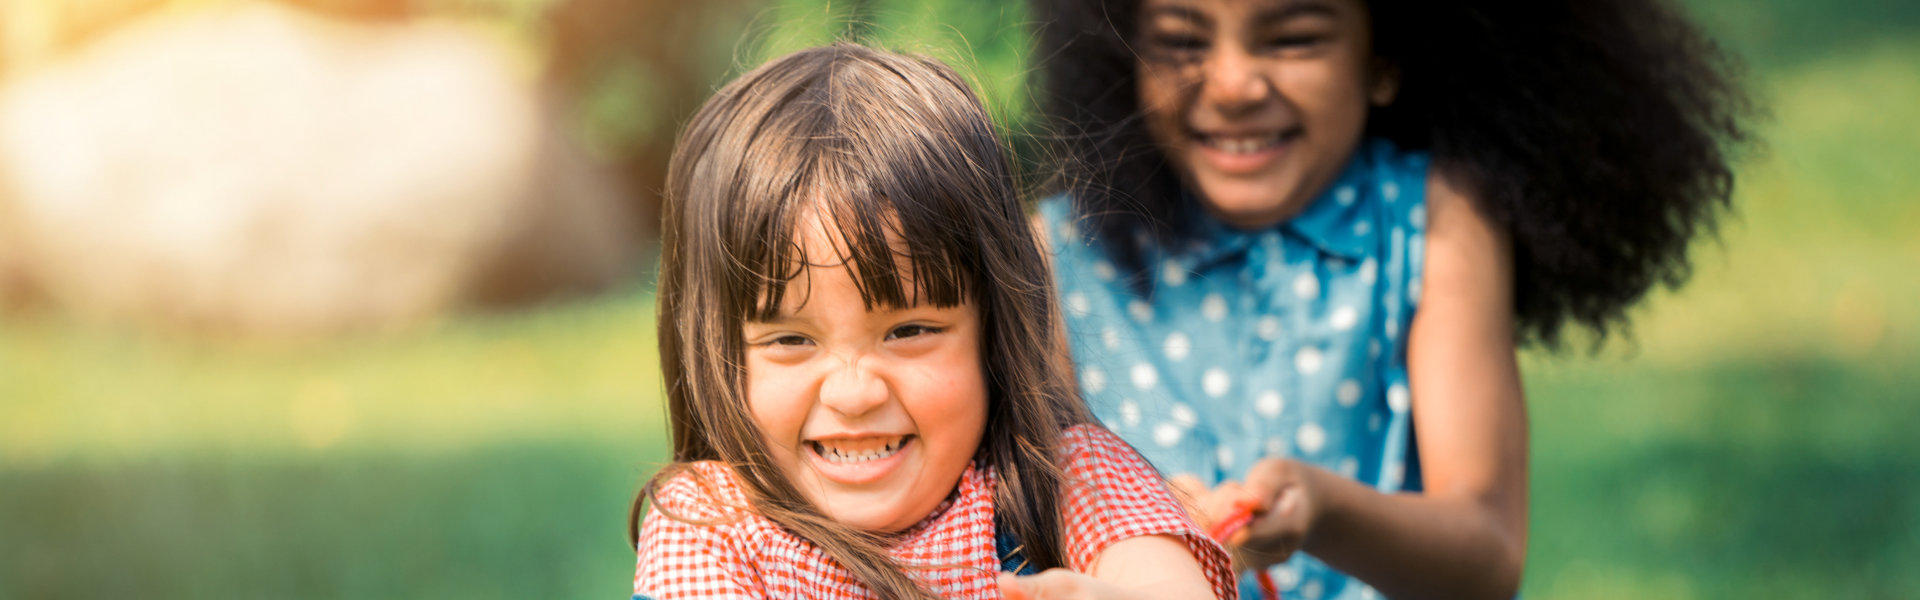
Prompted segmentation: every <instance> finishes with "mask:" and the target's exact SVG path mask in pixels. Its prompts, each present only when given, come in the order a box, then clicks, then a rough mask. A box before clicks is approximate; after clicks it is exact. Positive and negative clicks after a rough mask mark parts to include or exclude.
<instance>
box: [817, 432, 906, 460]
mask: <svg viewBox="0 0 1920 600" xmlns="http://www.w3.org/2000/svg"><path fill="white" fill-rule="evenodd" d="M906 443H907V438H904V437H903V438H899V439H896V440H894V441H892V442H888V443H887V444H886V445H885V446H881V447H879V448H874V449H872V450H863V451H853V450H841V449H839V448H836V447H833V446H829V445H827V444H826V442H814V443H813V447H814V449H815V450H818V451H819V452H820V457H821V458H825V459H827V462H830V463H834V464H850V463H863V462H867V461H870V460H879V459H882V458H886V457H889V456H893V453H895V452H899V451H900V447H901V446H904V445H906Z"/></svg>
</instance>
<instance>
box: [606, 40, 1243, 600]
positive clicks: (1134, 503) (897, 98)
mask: <svg viewBox="0 0 1920 600" xmlns="http://www.w3.org/2000/svg"><path fill="white" fill-rule="evenodd" d="M670 173H671V174H670V179H669V181H668V193H667V204H666V212H665V216H664V227H663V234H664V237H663V242H664V250H665V252H664V255H663V257H662V265H663V266H662V272H661V276H660V277H661V279H660V292H659V302H660V309H659V310H660V316H659V318H660V352H661V367H662V370H663V372H664V376H665V380H666V382H667V398H668V411H669V414H670V418H671V421H672V427H673V448H674V461H675V462H674V464H673V465H671V466H670V467H668V468H667V469H664V470H662V471H661V472H660V473H659V474H657V475H656V476H655V477H654V479H653V480H652V481H651V482H650V483H649V485H648V486H647V489H646V490H645V491H644V492H642V494H641V497H640V498H639V499H638V500H636V502H635V506H634V509H635V512H634V516H635V521H636V522H633V523H630V529H631V532H630V533H631V535H633V536H634V537H635V538H636V540H635V541H636V544H637V545H636V548H637V550H638V553H639V560H638V566H637V570H636V575H635V578H634V593H635V597H636V598H655V599H661V600H664V599H667V598H714V597H727V598H870V597H881V598H934V597H948V598H1000V597H1001V595H1002V594H1003V593H1005V594H1007V595H1008V596H1010V597H1018V596H1027V597H1038V598H1060V597H1089V598H1092V597H1114V598H1118V597H1142V598H1214V597H1216V596H1222V597H1224V596H1230V595H1232V593H1233V591H1232V585H1233V584H1232V574H1231V572H1230V570H1229V567H1228V562H1227V558H1226V555H1225V554H1224V552H1223V551H1222V550H1221V549H1220V548H1219V546H1218V545H1217V544H1215V543H1214V542H1212V541H1211V540H1210V539H1208V538H1207V537H1206V536H1205V535H1204V534H1203V533H1202V532H1200V531H1199V530H1198V529H1197V528H1196V527H1195V526H1194V525H1193V523H1192V522H1191V521H1190V520H1189V519H1188V518H1187V516H1186V515H1185V513H1184V512H1183V510H1182V509H1181V506H1180V505H1179V504H1178V503H1177V502H1176V501H1175V500H1174V499H1173V497H1172V495H1171V493H1170V492H1169V491H1168V490H1167V489H1166V487H1165V486H1164V485H1163V484H1162V482H1161V481H1160V480H1159V479H1158V477H1157V476H1156V474H1155V473H1154V472H1153V470H1152V469H1151V468H1150V467H1148V466H1147V464H1146V462H1145V461H1144V460H1142V459H1141V458H1140V457H1139V456H1138V455H1137V454H1135V453H1134V452H1133V450H1132V449H1131V448H1130V447H1128V446H1127V445H1126V444H1124V443H1122V442H1120V441H1119V440H1118V439H1117V438H1115V437H1113V436H1112V435H1111V434H1109V433H1107V432H1106V431H1105V430H1104V429H1101V428H1100V427H1098V426H1096V425H1091V424H1089V423H1090V421H1091V417H1090V416H1089V415H1088V414H1087V412H1086V410H1085V408H1084V407H1083V406H1082V405H1081V404H1080V403H1079V399H1078V397H1077V395H1076V394H1075V393H1074V390H1073V388H1072V386H1071V381H1070V379H1069V378H1068V377H1067V376H1066V375H1064V373H1065V372H1066V371H1065V365H1064V362H1063V358H1064V357H1062V356H1061V355H1060V354H1059V353H1058V352H1057V351H1056V350H1055V347H1054V345H1053V344H1054V343H1055V340H1056V339H1057V337H1056V336H1057V332H1058V328H1059V323H1058V321H1057V312H1056V310H1057V309H1055V308H1054V295H1053V288H1052V285H1051V282H1050V281H1049V279H1048V277H1049V276H1048V273H1047V270H1046V264H1045V261H1044V259H1043V258H1042V257H1041V255H1040V253H1039V246H1038V243H1037V241H1036V240H1035V239H1034V237H1033V235H1032V232H1031V230H1030V229H1029V228H1028V227H1027V225H1026V217H1025V216H1024V215H1023V214H1022V212H1021V209H1020V205H1019V202H1018V199H1017V196H1016V193H1015V187H1014V179H1013V175H1012V173H1011V171H1010V168H1009V165H1008V161H1007V159H1006V157H1005V155H1004V153H1003V150H1002V146H1001V144H1000V142H999V141H998V139H997V138H996V137H995V135H994V134H993V128H992V125H991V123H990V122H989V121H988V119H987V117H986V114H985V112H984V111H983V110H982V108H981V106H980V104H979V102H978V100H977V99H976V98H975V97H974V96H973V95H972V93H971V92H970V91H969V89H968V88H967V86H966V85H965V84H964V83H963V82H962V81H961V79H960V78H959V77H958V76H957V75H956V74H955V73H954V72H953V71H952V70H950V69H947V68H946V67H944V66H941V65H939V64H938V63H935V62H933V61H930V60H927V59H922V58H915V57H906V56H900V55H894V54H889V53H885V52H880V51H875V50H870V49H866V48H862V47H859V46H852V45H835V46H831V47H825V48H816V49H811V50H804V51H801V52H798V53H795V54H792V55H789V56H787V57H784V58H781V59H778V60H775V61H773V62H771V63H769V64H767V65H765V66H763V67H761V68H759V69H756V70H754V71H753V72H750V73H748V74H746V75H744V76H742V77H740V78H739V79H738V80H736V81H734V82H733V83H731V84H728V85H727V86H726V87H725V88H723V89H721V90H720V91H719V92H718V93H717V94H716V95H715V96H714V97H713V98H712V99H711V100H709V101H708V102H707V104H706V105H705V106H703V107H702V108H701V110H700V111H699V112H698V113H697V114H696V115H695V116H694V118H693V119H692V121H691V122H690V123H689V124H688V125H687V128H686V130H685V132H684V133H683V134H682V137H681V139H680V142H679V145H678V150H677V152H676V153H675V156H674V158H673V163H672V167H671V170H670ZM649 500H650V501H651V510H648V511H646V514H645V518H644V521H640V519H639V516H640V513H641V509H642V507H643V503H646V502H647V501H649ZM1003 571H1005V572H1009V573H1015V574H1022V575H1027V576H1026V577H1018V578H1015V577H1011V576H1009V577H1005V578H1002V577H1000V576H999V574H1000V573H1001V572H1003Z"/></svg>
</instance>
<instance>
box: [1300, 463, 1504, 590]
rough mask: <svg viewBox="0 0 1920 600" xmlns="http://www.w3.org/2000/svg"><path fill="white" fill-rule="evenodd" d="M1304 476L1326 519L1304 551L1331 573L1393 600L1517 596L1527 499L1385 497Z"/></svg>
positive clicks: (1332, 479) (1326, 476) (1313, 473)
mask: <svg viewBox="0 0 1920 600" xmlns="http://www.w3.org/2000/svg"><path fill="white" fill-rule="evenodd" d="M1306 476H1307V477H1311V478H1313V481H1312V488H1313V489H1315V490H1316V495H1318V496H1320V498H1319V506H1320V507H1321V511H1322V512H1321V514H1320V515H1319V517H1318V519H1317V522H1316V523H1315V525H1314V527H1313V531H1312V533H1311V535H1310V536H1309V537H1308V538H1307V540H1306V545H1305V547H1304V548H1303V550H1305V551H1306V552H1307V553H1309V554H1312V555H1313V556H1315V557H1316V558H1319V559H1320V560H1322V561H1324V562H1326V563H1327V564H1328V565H1331V566H1333V567H1334V568H1336V569H1339V570H1341V571H1342V572H1345V573H1347V574H1350V575H1353V576H1354V577H1358V578H1360V580H1362V581H1365V582H1367V583H1368V584H1369V585H1372V586H1373V587H1374V588H1375V589H1378V590H1380V591H1381V592H1383V593H1384V594H1385V595H1386V596H1387V597H1391V598H1500V599H1505V598H1512V597H1513V596H1514V594H1516V593H1518V591H1519V589H1520V574H1521V570H1522V569H1521V567H1522V565H1523V564H1524V562H1525V558H1526V528H1525V523H1526V516H1525V511H1526V508H1525V507H1526V499H1525V498H1513V499H1502V498H1495V497H1482V498H1474V497H1449V496H1435V495H1426V494H1417V493H1402V494H1383V493H1381V492H1379V491H1376V490H1374V489H1373V488H1371V487H1368V486H1366V485H1365V484H1361V483H1359V482H1357V481H1353V480H1351V479H1347V478H1345V477H1341V476H1339V475H1337V474H1334V473H1332V472H1329V471H1326V470H1323V469H1317V468H1316V469H1309V470H1308V474H1307V475H1306ZM1512 511H1518V513H1519V515H1518V516H1519V518H1518V519H1515V518H1513V515H1512ZM1515 522H1517V523H1519V524H1520V525H1519V526H1518V527H1515V526H1512V525H1509V523H1515Z"/></svg>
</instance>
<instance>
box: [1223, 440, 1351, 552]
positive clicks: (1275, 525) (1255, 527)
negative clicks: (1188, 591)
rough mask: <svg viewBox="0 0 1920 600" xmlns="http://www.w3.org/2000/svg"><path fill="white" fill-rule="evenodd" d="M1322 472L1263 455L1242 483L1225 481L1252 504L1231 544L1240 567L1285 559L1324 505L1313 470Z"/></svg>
mask: <svg viewBox="0 0 1920 600" xmlns="http://www.w3.org/2000/svg"><path fill="white" fill-rule="evenodd" d="M1324 473H1326V472H1325V471H1322V470H1320V469H1317V468H1314V467H1312V466H1308V465H1307V464H1306V463H1302V462H1300V461H1297V460H1293V459H1288V458H1267V459H1262V460H1261V461H1260V462H1258V463H1254V465H1253V468H1252V469H1250V470H1248V471H1247V482H1246V483H1245V484H1235V483H1232V482H1229V484H1228V485H1232V486H1233V490H1234V491H1235V492H1236V493H1237V494H1239V499H1238V500H1236V501H1237V502H1243V503H1247V504H1251V505H1252V506H1253V510H1254V519H1253V522H1252V523H1249V524H1247V528H1246V529H1245V530H1243V533H1242V534H1241V536H1243V540H1237V541H1238V543H1237V544H1234V546H1233V554H1234V560H1237V561H1239V562H1240V566H1241V567H1242V568H1248V569H1256V570H1265V569H1266V568H1267V567H1270V566H1273V565H1277V564H1280V563H1282V562H1286V560H1287V557H1290V556H1293V553H1294V552H1298V551H1299V550H1300V548H1301V547H1304V546H1306V545H1307V538H1308V537H1309V536H1311V535H1312V534H1313V530H1314V525H1315V524H1316V523H1317V522H1318V521H1319V515H1320V513H1321V512H1322V510H1323V509H1324V508H1325V507H1324V506H1323V504H1324V503H1323V502H1321V501H1319V500H1317V499H1316V496H1315V495H1314V493H1313V492H1314V490H1315V489H1316V487H1317V486H1315V485H1314V481H1315V480H1316V479H1317V477H1316V475H1319V474H1324ZM1221 487H1222V488H1226V487H1227V486H1226V485H1223V486H1221ZM1228 507H1229V508H1231V507H1232V505H1228Z"/></svg>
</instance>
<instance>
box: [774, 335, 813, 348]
mask: <svg viewBox="0 0 1920 600" xmlns="http://www.w3.org/2000/svg"><path fill="white" fill-rule="evenodd" d="M766 343H767V345H769V346H804V345H807V344H811V343H813V340H809V339H807V338H804V337H801V336H797V335H783V336H780V337H777V338H773V339H771V340H767V342H766Z"/></svg>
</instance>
